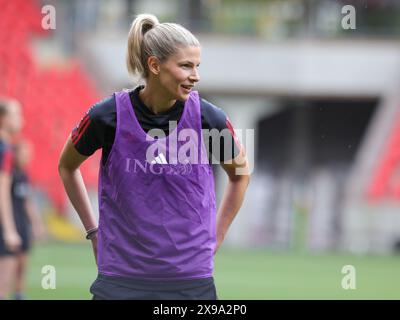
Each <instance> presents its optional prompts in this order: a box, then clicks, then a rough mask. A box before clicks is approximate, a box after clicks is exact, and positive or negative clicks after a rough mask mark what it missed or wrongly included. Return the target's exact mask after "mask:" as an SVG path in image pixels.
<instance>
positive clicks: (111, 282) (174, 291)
mask: <svg viewBox="0 0 400 320" xmlns="http://www.w3.org/2000/svg"><path fill="white" fill-rule="evenodd" d="M90 292H91V293H92V294H93V300H217V299H218V297H217V292H216V288H215V284H214V278H213V277H209V278H202V279H193V280H174V281H172V280H171V281H166V280H164V281H159V280H157V281H155V280H139V279H131V278H125V277H114V276H106V275H102V274H99V275H98V276H97V279H96V280H95V281H94V283H93V284H92V286H91V287H90Z"/></svg>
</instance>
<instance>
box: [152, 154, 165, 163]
mask: <svg viewBox="0 0 400 320" xmlns="http://www.w3.org/2000/svg"><path fill="white" fill-rule="evenodd" d="M154 163H158V164H168V162H167V159H165V156H164V154H162V153H160V154H159V155H158V156H157V157H156V158H155V159H154V160H153V161H151V164H154Z"/></svg>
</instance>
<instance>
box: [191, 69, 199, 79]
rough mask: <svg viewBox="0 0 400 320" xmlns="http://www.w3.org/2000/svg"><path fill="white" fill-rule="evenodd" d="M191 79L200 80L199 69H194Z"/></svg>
mask: <svg viewBox="0 0 400 320" xmlns="http://www.w3.org/2000/svg"><path fill="white" fill-rule="evenodd" d="M190 80H191V81H194V82H199V81H200V75H199V71H198V70H197V69H194V70H193V72H192V74H191V75H190Z"/></svg>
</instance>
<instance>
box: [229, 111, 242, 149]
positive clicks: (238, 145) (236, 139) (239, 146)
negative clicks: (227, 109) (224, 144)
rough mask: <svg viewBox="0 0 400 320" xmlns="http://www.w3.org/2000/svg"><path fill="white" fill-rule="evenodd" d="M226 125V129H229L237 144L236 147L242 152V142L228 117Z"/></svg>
mask: <svg viewBox="0 0 400 320" xmlns="http://www.w3.org/2000/svg"><path fill="white" fill-rule="evenodd" d="M225 124H226V127H227V128H228V129H229V131H230V132H231V134H232V137H233V140H234V141H235V143H236V146H237V147H238V149H239V150H241V149H242V147H241V144H240V141H239V139H238V137H237V136H236V133H235V130H234V129H233V126H232V123H231V121H230V120H229V118H228V117H227V118H226V122H225Z"/></svg>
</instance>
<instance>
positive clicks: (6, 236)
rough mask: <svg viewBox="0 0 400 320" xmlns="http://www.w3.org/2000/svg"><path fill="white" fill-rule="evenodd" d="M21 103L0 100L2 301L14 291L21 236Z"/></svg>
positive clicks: (0, 260) (0, 282)
mask: <svg viewBox="0 0 400 320" xmlns="http://www.w3.org/2000/svg"><path fill="white" fill-rule="evenodd" d="M21 127H22V115H21V107H20V104H19V103H18V102H17V101H15V100H11V99H6V98H1V99H0V299H6V298H7V297H8V295H9V293H10V291H11V285H12V279H13V278H14V277H13V273H14V271H15V268H16V265H17V258H16V257H17V253H18V251H19V250H20V248H21V237H20V235H19V234H18V232H17V228H16V225H15V222H14V217H13V209H12V195H11V190H12V170H13V152H12V147H11V144H12V142H13V138H14V137H15V136H16V134H17V133H18V132H19V131H20V130H21Z"/></svg>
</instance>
